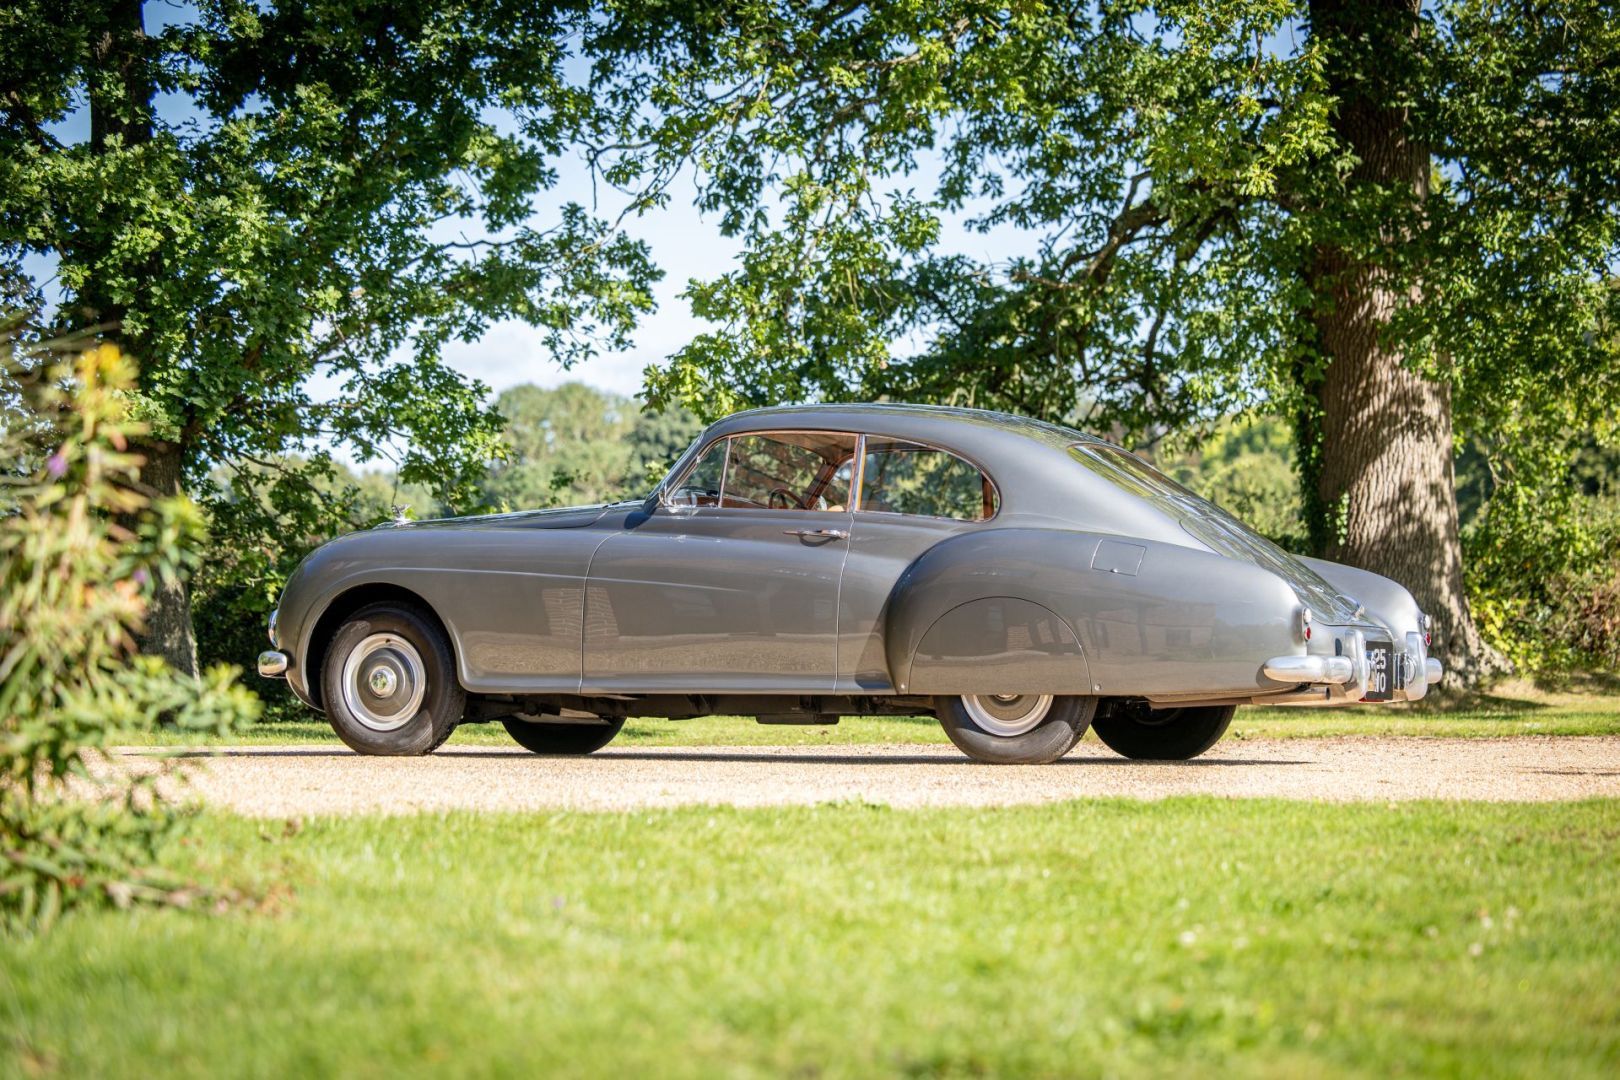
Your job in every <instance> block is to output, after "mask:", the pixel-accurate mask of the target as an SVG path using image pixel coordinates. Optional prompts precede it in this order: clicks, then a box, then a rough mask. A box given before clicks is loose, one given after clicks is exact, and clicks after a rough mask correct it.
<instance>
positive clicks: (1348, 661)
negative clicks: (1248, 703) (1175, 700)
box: [1251, 627, 1445, 706]
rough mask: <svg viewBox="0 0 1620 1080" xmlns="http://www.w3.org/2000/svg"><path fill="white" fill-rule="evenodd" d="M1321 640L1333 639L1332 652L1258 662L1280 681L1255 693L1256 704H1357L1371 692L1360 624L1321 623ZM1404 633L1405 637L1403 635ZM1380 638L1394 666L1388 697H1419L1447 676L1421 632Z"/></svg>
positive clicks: (1366, 637)
mask: <svg viewBox="0 0 1620 1080" xmlns="http://www.w3.org/2000/svg"><path fill="white" fill-rule="evenodd" d="M1321 629H1323V630H1324V631H1326V632H1325V633H1324V634H1322V636H1321V645H1322V646H1325V645H1326V643H1327V642H1328V641H1332V642H1333V649H1334V653H1333V655H1331V656H1328V655H1324V654H1318V653H1305V654H1303V655H1293V656H1275V657H1272V658H1271V659H1270V660H1267V661H1266V662H1265V663H1264V664H1262V665H1260V674H1261V676H1262V677H1263V678H1265V679H1266V680H1268V681H1270V682H1272V683H1280V684H1283V685H1284V686H1286V687H1288V688H1287V689H1283V688H1282V687H1278V688H1277V689H1276V690H1275V691H1273V692H1271V693H1267V694H1263V695H1256V696H1255V697H1254V698H1252V699H1251V700H1252V701H1253V703H1254V704H1257V705H1258V704H1266V705H1306V706H1310V705H1316V706H1322V705H1355V704H1359V703H1361V702H1363V701H1365V700H1366V695H1367V692H1368V685H1369V676H1370V675H1371V674H1372V672H1371V671H1370V669H1369V658H1368V645H1369V634H1368V633H1367V631H1365V630H1364V629H1362V628H1359V627H1343V628H1340V627H1323V628H1321ZM1402 637H1404V639H1405V640H1404V641H1403V640H1402ZM1376 639H1377V640H1379V641H1385V640H1387V641H1388V647H1389V649H1390V660H1391V662H1392V663H1391V667H1392V670H1391V671H1390V672H1389V676H1390V682H1391V683H1392V686H1391V692H1390V695H1389V697H1388V698H1387V699H1386V700H1385V701H1381V702H1375V704H1379V703H1394V702H1398V701H1418V700H1420V699H1421V698H1423V697H1424V696H1425V695H1427V694H1428V692H1429V687H1431V686H1433V685H1434V684H1436V683H1438V682H1439V681H1440V680H1441V679H1442V678H1444V677H1445V669H1444V667H1442V665H1441V663H1440V661H1438V660H1436V659H1435V658H1434V657H1432V656H1429V655H1428V648H1427V643H1426V642H1425V641H1424V640H1423V635H1422V634H1421V633H1407V634H1405V635H1391V639H1392V640H1390V639H1385V638H1384V637H1383V635H1376Z"/></svg>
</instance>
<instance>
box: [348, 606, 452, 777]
mask: <svg viewBox="0 0 1620 1080" xmlns="http://www.w3.org/2000/svg"><path fill="white" fill-rule="evenodd" d="M321 694H322V701H323V702H324V703H325V705H326V718H327V719H328V720H329V721H330V722H331V724H332V730H333V731H335V732H337V736H338V738H340V739H342V740H343V741H344V742H345V743H347V744H348V745H349V747H350V748H351V749H353V750H355V751H357V752H359V753H362V754H376V755H390V756H409V755H415V754H428V753H432V752H433V751H434V750H437V749H438V748H439V747H440V746H441V745H443V744H444V741H445V740H446V739H448V738H449V737H450V733H451V732H453V731H455V730H456V725H457V724H458V723H460V722H461V717H462V715H463V714H464V713H465V712H466V709H467V694H466V691H464V690H463V689H462V688H461V684H460V683H459V682H457V681H456V664H455V656H454V654H453V653H452V652H451V650H450V641H449V639H448V638H447V637H446V636H445V633H444V631H443V630H442V629H440V628H439V624H438V621H437V620H435V619H434V618H433V617H432V616H431V615H429V614H428V613H427V612H425V611H422V610H421V609H420V608H416V607H412V606H410V605H408V604H398V603H381V604H372V605H370V606H368V607H364V608H361V609H360V610H359V611H357V612H355V613H354V614H353V615H352V616H350V617H349V620H348V621H347V622H345V623H344V624H343V625H342V626H341V627H339V628H338V632H337V633H336V634H335V635H333V637H332V643H331V645H330V646H328V648H327V650H326V657H325V660H324V662H323V664H322V669H321Z"/></svg>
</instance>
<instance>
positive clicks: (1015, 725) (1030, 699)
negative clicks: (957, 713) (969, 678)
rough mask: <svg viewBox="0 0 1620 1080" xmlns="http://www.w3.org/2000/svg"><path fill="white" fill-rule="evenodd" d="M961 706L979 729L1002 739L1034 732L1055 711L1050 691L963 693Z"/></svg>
mask: <svg viewBox="0 0 1620 1080" xmlns="http://www.w3.org/2000/svg"><path fill="white" fill-rule="evenodd" d="M962 708H963V709H965V710H966V711H967V714H968V719H970V720H972V721H973V723H974V724H975V725H977V726H978V727H979V729H980V730H982V731H986V732H989V733H990V734H991V735H999V736H1001V737H1002V738H1012V737H1014V736H1016V735H1024V734H1027V733H1028V732H1031V731H1034V730H1035V729H1036V728H1037V727H1039V726H1040V724H1041V721H1042V720H1045V719H1046V714H1047V713H1049V712H1051V711H1052V695H1051V694H964V695H962Z"/></svg>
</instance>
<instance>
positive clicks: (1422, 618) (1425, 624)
mask: <svg viewBox="0 0 1620 1080" xmlns="http://www.w3.org/2000/svg"><path fill="white" fill-rule="evenodd" d="M1429 625H1430V619H1429V616H1428V614H1427V613H1421V614H1419V615H1418V626H1419V627H1420V628H1421V629H1422V630H1423V647H1424V648H1425V649H1427V648H1428V647H1429V639H1430V632H1429Z"/></svg>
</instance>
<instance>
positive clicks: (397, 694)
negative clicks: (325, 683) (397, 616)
mask: <svg viewBox="0 0 1620 1080" xmlns="http://www.w3.org/2000/svg"><path fill="white" fill-rule="evenodd" d="M342 687H343V704H344V705H345V706H346V707H347V708H348V710H349V715H351V716H353V717H354V718H355V719H356V720H358V721H360V723H361V724H362V725H364V726H365V727H367V728H370V729H371V730H372V731H395V730H397V729H399V728H402V727H404V726H405V725H406V724H408V723H410V721H411V720H412V718H414V717H415V716H416V714H417V713H418V712H419V711H420V710H421V708H422V699H423V698H425V697H426V696H427V665H425V664H424V663H423V662H422V654H421V653H419V652H417V651H416V646H414V645H412V644H411V643H410V642H409V641H406V640H405V639H404V638H402V637H400V636H399V635H398V634H388V633H383V634H371V635H370V636H368V637H365V638H362V639H361V641H360V644H358V645H356V646H355V647H354V648H353V649H351V650H350V651H349V655H348V658H347V659H345V660H344V661H343V679H342Z"/></svg>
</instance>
